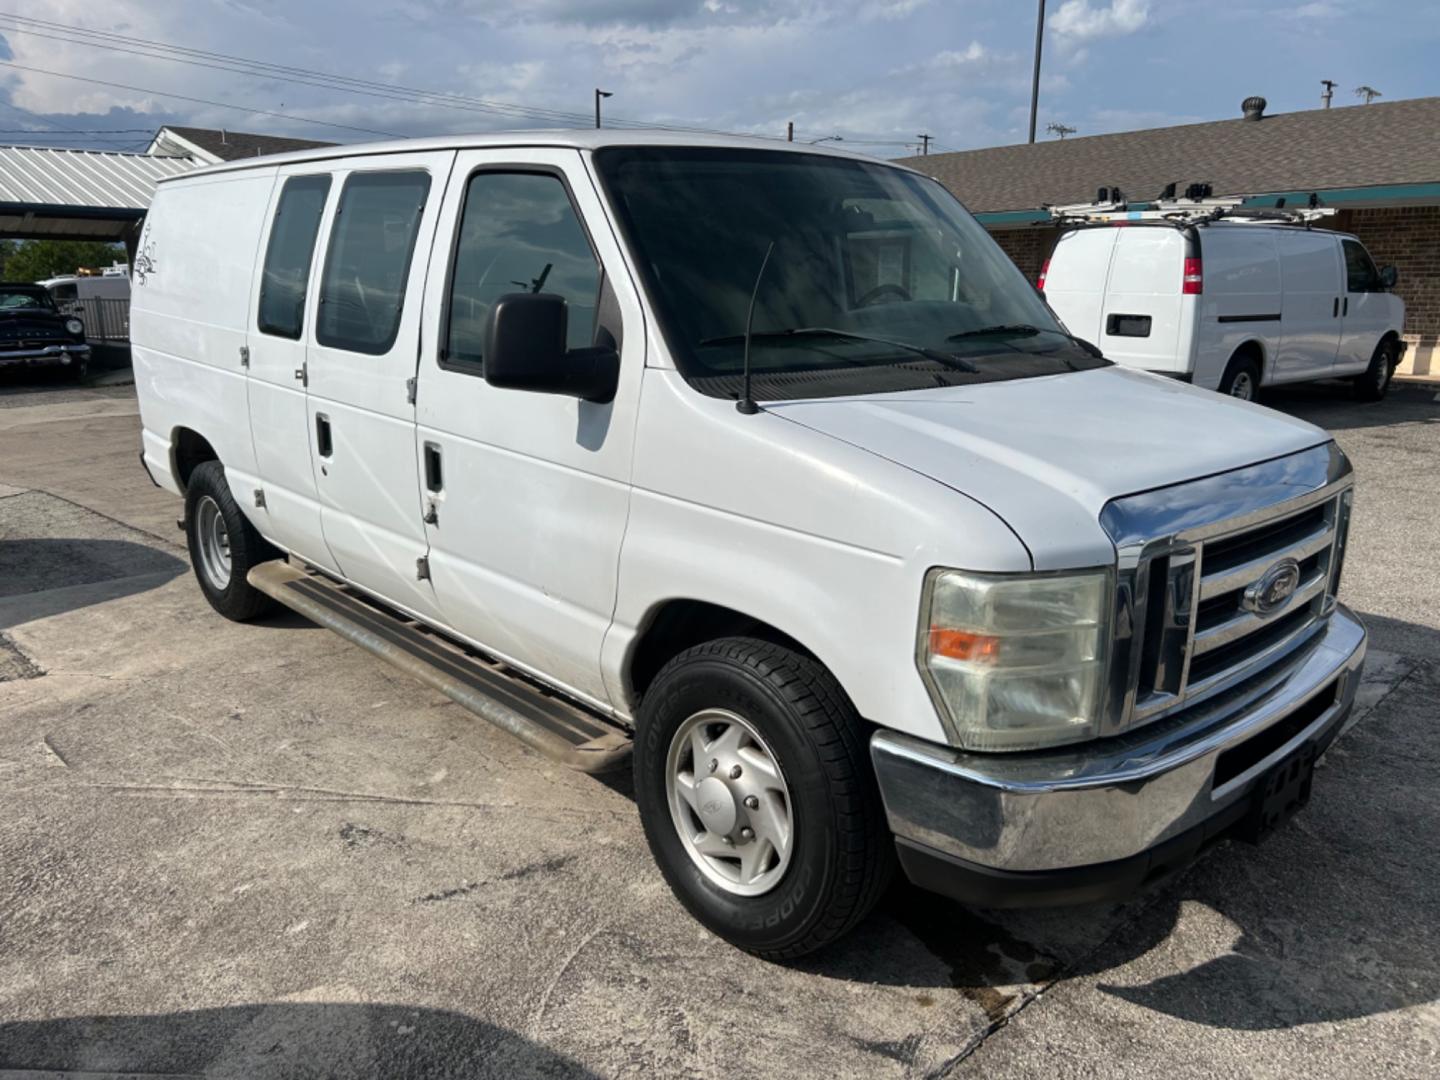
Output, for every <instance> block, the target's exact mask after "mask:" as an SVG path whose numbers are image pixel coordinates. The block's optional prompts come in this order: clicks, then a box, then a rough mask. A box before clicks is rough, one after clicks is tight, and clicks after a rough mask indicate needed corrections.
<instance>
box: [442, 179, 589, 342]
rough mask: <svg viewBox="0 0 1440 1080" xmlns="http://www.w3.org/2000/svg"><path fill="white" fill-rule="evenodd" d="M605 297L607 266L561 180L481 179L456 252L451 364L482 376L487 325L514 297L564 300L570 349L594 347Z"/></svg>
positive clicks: (468, 203) (472, 187) (475, 182)
mask: <svg viewBox="0 0 1440 1080" xmlns="http://www.w3.org/2000/svg"><path fill="white" fill-rule="evenodd" d="M599 291H600V267H599V264H598V263H597V262H596V261H595V254H594V252H593V251H592V250H591V248H590V240H589V238H588V237H587V236H586V235H585V229H584V227H583V226H582V225H581V224H580V218H579V217H578V216H577V214H576V213H575V207H574V206H573V205H572V204H571V202H570V194H569V192H567V191H566V190H565V185H564V184H563V183H561V181H560V178H559V177H557V176H552V175H550V174H548V173H506V172H479V173H476V174H475V175H474V176H472V177H471V178H470V183H469V184H468V185H467V186H466V189H465V209H464V213H463V216H462V218H461V221H460V235H459V239H458V241H457V243H456V246H455V265H454V268H453V270H452V273H451V276H450V298H449V317H448V326H447V327H446V347H445V353H444V360H443V363H444V364H445V366H447V367H453V368H459V369H461V370H466V369H469V370H472V371H479V370H480V367H481V363H482V357H481V355H480V353H481V348H482V337H483V335H484V332H485V320H486V318H487V317H488V316H489V314H490V308H491V306H492V305H493V304H494V303H495V301H496V300H497V299H499V298H500V297H501V296H504V295H505V294H506V293H516V292H531V293H540V292H544V293H555V294H557V295H559V296H562V297H564V298H565V303H566V309H567V318H566V345H567V347H569V348H572V349H574V348H582V347H584V346H586V345H589V344H591V342H592V341H593V340H594V335H595V307H596V298H597V296H598V294H599Z"/></svg>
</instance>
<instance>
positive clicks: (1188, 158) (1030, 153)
mask: <svg viewBox="0 0 1440 1080" xmlns="http://www.w3.org/2000/svg"><path fill="white" fill-rule="evenodd" d="M906 163H907V164H909V165H912V166H915V167H916V168H919V169H923V170H924V171H925V172H928V173H930V174H931V175H933V176H935V177H936V178H938V179H939V180H940V181H941V182H943V183H944V184H945V185H946V186H947V187H948V188H950V190H951V191H953V192H955V194H956V195H957V196H959V198H960V199H961V201H962V202H964V203H965V205H966V206H967V207H969V208H970V210H971V211H972V212H973V213H974V214H975V216H976V217H977V218H979V220H980V222H981V223H982V224H983V225H984V226H985V227H986V228H987V229H989V230H990V232H991V234H992V235H993V236H994V237H995V239H996V240H998V241H999V242H1000V246H1001V247H1003V248H1004V249H1005V250H1006V252H1007V253H1009V255H1010V257H1011V258H1012V259H1014V260H1015V263H1016V265H1018V266H1019V267H1020V269H1021V270H1023V271H1024V272H1025V273H1026V274H1027V275H1028V276H1030V277H1031V278H1032V279H1033V278H1034V277H1035V276H1036V275H1037V274H1038V273H1039V271H1040V266H1041V264H1042V263H1043V262H1044V260H1045V257H1046V256H1047V255H1048V254H1049V253H1050V249H1051V248H1052V247H1054V245H1055V240H1056V238H1057V237H1058V235H1059V232H1058V230H1056V229H1055V228H1054V227H1053V226H1051V225H1049V224H1047V222H1048V220H1049V218H1048V216H1047V215H1046V214H1045V212H1044V211H1043V210H1042V209H1041V207H1043V206H1047V205H1054V204H1064V203H1077V202H1085V201H1087V200H1089V199H1093V198H1094V197H1095V192H1096V189H1098V188H1100V187H1110V186H1116V185H1118V186H1119V187H1120V188H1121V190H1123V191H1124V192H1125V193H1126V195H1127V196H1128V197H1129V199H1130V200H1131V202H1130V205H1131V207H1132V208H1140V207H1142V206H1143V205H1144V204H1143V203H1141V202H1138V201H1137V200H1142V199H1145V198H1153V197H1154V196H1156V195H1158V194H1159V192H1160V191H1161V189H1162V188H1164V187H1165V185H1166V184H1169V183H1171V182H1178V184H1179V187H1180V189H1181V190H1183V189H1184V188H1185V186H1186V185H1187V184H1190V183H1208V184H1210V185H1211V186H1212V187H1213V188H1214V192H1215V194H1216V195H1244V196H1249V197H1250V198H1249V199H1247V202H1253V204H1254V205H1257V206H1271V205H1274V202H1275V199H1276V198H1278V197H1281V196H1283V197H1285V198H1286V200H1287V201H1288V202H1289V204H1290V205H1304V202H1305V200H1306V199H1307V198H1308V197H1309V195H1310V194H1311V193H1312V192H1314V193H1315V194H1316V195H1318V196H1319V198H1320V200H1321V203H1322V205H1325V206H1333V207H1335V208H1336V210H1337V211H1338V213H1337V214H1336V215H1335V217H1334V218H1331V219H1330V220H1329V221H1327V222H1326V225H1327V227H1330V228H1336V229H1339V230H1341V231H1343V232H1350V233H1354V234H1355V235H1356V236H1358V237H1360V239H1361V240H1363V241H1364V242H1365V246H1366V247H1368V248H1369V249H1370V253H1371V254H1372V255H1373V256H1374V257H1375V261H1376V262H1377V263H1378V264H1380V265H1382V266H1383V265H1386V264H1391V265H1393V266H1394V267H1395V268H1396V269H1397V270H1398V271H1399V272H1400V282H1399V285H1398V286H1397V287H1396V289H1395V292H1396V293H1397V294H1398V295H1400V296H1401V297H1403V298H1404V300H1405V340H1406V341H1407V342H1408V344H1409V349H1408V350H1407V351H1406V354H1405V362H1404V364H1403V366H1402V367H1401V368H1400V371H1401V372H1402V373H1410V374H1416V375H1440V97H1432V98H1416V99H1413V100H1410V101H1392V102H1387V103H1385V104H1380V103H1378V102H1377V103H1375V104H1371V105H1353V106H1350V107H1348V108H1337V109H1315V110H1312V111H1308V112H1298V113H1285V114H1280V115H1274V116H1267V115H1265V114H1264V109H1263V104H1262V107H1261V108H1260V109H1258V110H1252V112H1251V113H1250V114H1249V115H1247V116H1245V117H1242V118H1240V119H1235V120H1218V121H1212V122H1210V123H1205V124H1186V125H1183V126H1180V127H1171V128H1156V129H1153V130H1150V131H1130V132H1123V133H1120V134H1116V135H1094V136H1089V137H1087V138H1079V139H1076V138H1070V139H1064V140H1054V141H1049V142H1042V143H1035V144H1033V145H1021V146H1000V147H993V148H990V149H985V150H970V151H966V152H963V153H954V154H931V155H930V156H928V157H924V158H909V159H907V160H906Z"/></svg>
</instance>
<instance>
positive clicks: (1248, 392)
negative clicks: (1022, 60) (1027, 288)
mask: <svg viewBox="0 0 1440 1080" xmlns="http://www.w3.org/2000/svg"><path fill="white" fill-rule="evenodd" d="M1134 217H1135V218H1136V219H1137V220H1131V221H1126V220H1118V221H1107V222H1101V223H1096V224H1087V225H1084V226H1081V227H1079V228H1076V229H1073V230H1071V231H1069V232H1066V233H1064V234H1063V235H1062V236H1061V237H1060V239H1059V241H1058V242H1057V243H1056V245H1055V251H1054V253H1053V254H1052V255H1051V256H1050V259H1049V261H1048V262H1047V263H1046V265H1045V268H1044V270H1043V271H1042V273H1041V275H1040V282H1039V284H1040V288H1041V290H1042V291H1043V292H1044V293H1045V298H1046V299H1047V300H1048V301H1049V302H1050V306H1051V307H1052V308H1053V309H1054V311H1055V313H1056V314H1057V315H1058V316H1060V319H1061V321H1062V322H1063V323H1064V324H1065V327H1066V329H1068V330H1069V331H1070V332H1071V333H1074V334H1076V335H1078V336H1080V337H1082V338H1085V339H1086V340H1088V341H1093V342H1095V343H1096V344H1097V345H1098V346H1099V347H1100V350H1101V351H1102V352H1103V353H1104V354H1105V356H1106V358H1107V359H1110V360H1114V361H1115V362H1116V363H1117V364H1123V365H1125V366H1126V367H1135V368H1142V369H1144V370H1146V371H1154V372H1158V373H1160V374H1163V375H1169V376H1173V377H1176V378H1180V379H1185V380H1187V381H1189V382H1192V383H1193V384H1194V385H1196V386H1203V387H1205V388H1206V389H1209V390H1219V391H1220V392H1221V393H1222V394H1230V395H1233V396H1234V397H1238V398H1244V399H1245V400H1251V399H1253V398H1254V397H1255V394H1256V392H1257V391H1258V389H1259V388H1260V387H1262V386H1270V385H1273V384H1277V383H1287V382H1300V381H1303V380H1308V379H1334V378H1348V379H1351V380H1352V381H1353V384H1354V388H1355V393H1356V396H1357V397H1359V398H1361V399H1362V400H1369V401H1375V400H1379V399H1380V398H1382V397H1384V396H1385V392H1386V390H1388V389H1389V386H1390V377H1391V375H1393V374H1394V371H1395V368H1396V366H1397V365H1398V364H1399V363H1400V358H1401V355H1402V352H1403V350H1404V348H1405V345H1404V343H1403V342H1402V341H1401V339H1400V333H1401V330H1402V328H1403V326H1404V324H1405V304H1404V302H1403V301H1402V300H1401V299H1400V298H1399V297H1398V296H1394V295H1392V294H1391V293H1390V292H1389V291H1388V290H1389V289H1390V288H1392V287H1393V286H1394V285H1395V281H1396V273H1395V269H1394V268H1393V267H1388V266H1387V267H1385V268H1384V269H1383V270H1377V269H1376V268H1375V263H1374V261H1373V260H1372V259H1371V258H1370V254H1369V252H1367V251H1366V250H1365V246H1364V245H1363V244H1361V243H1360V241H1359V240H1357V239H1355V237H1353V236H1347V235H1345V234H1344V233H1337V232H1330V231H1328V230H1325V229H1318V228H1311V227H1308V225H1305V224H1290V223H1284V222H1272V221H1263V220H1262V221H1255V220H1245V219H1243V218H1231V217H1224V216H1222V217H1218V218H1217V219H1215V220H1210V221H1205V220H1201V221H1193V220H1189V219H1188V218H1187V216H1186V215H1183V214H1182V215H1178V216H1177V217H1175V218H1172V219H1169V220H1167V219H1166V218H1165V217H1163V216H1161V215H1148V214H1143V213H1137V214H1135V215H1134Z"/></svg>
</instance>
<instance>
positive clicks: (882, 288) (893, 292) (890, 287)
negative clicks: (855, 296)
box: [855, 281, 912, 307]
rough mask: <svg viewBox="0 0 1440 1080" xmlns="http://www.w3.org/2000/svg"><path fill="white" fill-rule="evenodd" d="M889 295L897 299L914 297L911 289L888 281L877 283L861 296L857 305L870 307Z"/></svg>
mask: <svg viewBox="0 0 1440 1080" xmlns="http://www.w3.org/2000/svg"><path fill="white" fill-rule="evenodd" d="M887 296H888V297H891V298H892V299H895V300H910V299H912V297H911V296H910V292H909V290H907V289H905V288H904V287H902V286H900V285H896V284H895V283H894V282H891V281H887V282H886V283H885V284H884V285H876V286H875V288H873V289H871V290H870V291H869V292H867V293H866V294H865V295H864V296H862V297H860V299H859V300H857V301H855V303H856V306H857V307H869V306H870V305H871V304H875V303H878V302H879V301H881V300H883V299H885V298H886V297H887Z"/></svg>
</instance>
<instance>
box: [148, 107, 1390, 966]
mask: <svg viewBox="0 0 1440 1080" xmlns="http://www.w3.org/2000/svg"><path fill="white" fill-rule="evenodd" d="M140 250H141V252H142V254H143V256H144V258H143V259H142V260H140V262H138V263H137V267H136V274H135V279H134V284H135V288H134V314H133V339H134V352H135V370H136V381H137V385H138V388H139V396H140V406H141V413H142V417H143V421H144V436H143V438H144V446H143V462H144V466H145V468H146V469H147V470H149V472H150V475H151V476H152V477H153V478H154V479H155V480H156V482H158V483H159V484H161V485H162V486H164V487H166V488H167V489H169V490H171V491H173V492H175V493H176V494H179V495H183V496H184V500H185V516H184V524H185V527H186V530H187V534H188V539H189V546H190V552H191V556H192V559H193V562H194V566H195V573H196V577H197V578H198V581H199V585H200V588H201V589H202V591H203V592H204V594H205V596H206V597H207V599H208V600H209V601H210V603H211V604H212V605H213V606H214V607H215V609H216V610H217V611H219V612H220V613H221V614H222V615H226V616H228V617H230V618H232V619H241V620H243V619H252V618H256V617H259V616H262V615H263V614H264V613H265V612H266V611H267V610H268V609H269V608H270V607H271V606H272V605H273V604H274V603H276V602H279V603H280V604H283V605H286V606H288V607H290V608H292V609H294V610H296V611H300V612H302V613H304V614H305V615H306V616H308V617H309V618H311V619H313V620H315V621H316V622H318V623H320V624H322V625H325V626H328V627H331V628H332V629H334V630H336V631H338V632H339V633H341V634H343V635H344V636H345V637H347V638H348V639H349V640H350V641H352V642H354V643H355V644H357V645H359V646H360V647H362V648H365V649H368V650H370V651H371V652H373V653H375V654H377V655H378V656H380V657H383V658H384V659H386V660H388V661H390V662H392V663H395V664H397V665H399V666H400V667H402V668H403V669H404V670H405V671H407V672H409V673H410V674H412V675H413V676H414V677H415V678H417V679H419V680H421V681H423V682H424V683H426V684H428V685H430V686H433V687H436V688H438V689H440V690H442V691H443V692H445V693H446V694H448V695H450V697H451V698H453V699H454V700H455V701H457V702H460V703H461V704H463V705H464V706H465V707H467V708H469V709H471V710H473V711H474V712H475V713H476V714H477V715H479V716H481V717H483V718H485V719H487V720H490V721H491V722H493V723H495V724H498V725H500V726H502V727H503V728H505V729H506V730H507V731H510V732H511V733H513V734H514V735H516V736H518V737H519V738H520V739H522V740H524V741H525V743H526V744H528V745H529V746H530V747H532V748H534V749H535V750H537V751H538V752H540V753H543V754H546V755H549V756H550V757H552V758H554V759H556V760H560V761H564V762H566V763H568V764H570V765H573V766H575V767H577V768H580V769H584V770H590V771H599V770H601V769H606V768H612V767H616V766H619V765H621V764H624V763H626V762H627V761H629V760H631V759H632V758H633V769H634V777H635V793H636V802H637V804H638V808H639V812H640V817H641V820H642V822H643V825H644V828H645V832H646V834H647V837H648V839H649V842H650V846H651V849H652V851H653V852H654V855H655V859H656V862H657V863H658V864H659V867H660V870H661V872H662V873H663V874H664V876H665V878H666V879H667V881H668V882H669V884H670V886H671V887H672V888H673V889H674V891H675V892H676V894H677V895H678V896H679V898H680V899H681V900H682V901H683V902H684V903H685V905H686V906H687V907H688V908H689V910H690V911H691V912H693V913H694V914H695V916H696V917H697V918H698V919H699V920H700V921H701V922H703V923H704V924H705V925H706V926H708V927H710V928H711V929H712V930H714V931H715V932H716V933H717V934H719V935H721V936H722V937H724V938H725V939H727V940H729V941H731V942H734V943H735V944H737V945H739V946H741V947H743V948H745V949H749V950H752V951H754V952H756V953H759V954H762V955H765V956H769V957H779V958H784V957H793V956H797V955H800V954H802V953H805V952H807V951H809V950H813V949H815V948H818V947H819V946H821V945H824V944H825V943H826V942H829V941H831V940H832V939H834V938H836V937H837V936H839V935H840V934H843V933H845V932H846V931H847V930H848V929H850V928H851V927H853V926H854V925H855V924H856V923H857V922H858V921H859V920H860V919H861V918H862V917H863V916H864V915H865V913H866V912H867V911H868V910H869V909H870V908H871V906H872V905H873V904H874V903H875V901H876V899H877V897H879V895H880V894H881V891H882V890H883V889H884V888H885V886H886V883H887V881H888V880H889V879H890V877H891V875H892V872H893V871H894V869H895V867H896V866H897V865H898V866H899V867H901V868H903V871H904V873H905V874H906V875H908V876H909V877H910V878H911V879H912V880H913V881H915V882H917V883H919V884H921V885H923V886H924V887H926V888H929V889H934V890H938V891H941V892H944V893H948V894H950V895H951V896H954V897H958V898H960V899H962V900H964V901H967V902H970V903H975V904H984V905H1001V904H1034V903H1063V902H1073V901H1081V900H1093V899H1099V898H1104V897H1110V896H1116V895H1120V894H1124V893H1126V892H1128V891H1131V890H1134V889H1136V888H1138V887H1139V886H1141V885H1143V884H1145V883H1147V882H1149V881H1151V880H1153V879H1155V878H1158V877H1160V876H1161V875H1163V874H1164V873H1166V872H1167V871H1169V870H1171V869H1173V868H1175V867H1178V866H1181V865H1183V864H1185V863H1186V862H1187V861H1188V860H1189V859H1190V858H1191V857H1192V856H1193V855H1194V854H1195V853H1196V852H1197V851H1199V850H1200V848H1202V847H1203V846H1204V845H1206V844H1208V843H1210V842H1211V841H1214V840H1216V839H1219V838H1221V837H1233V836H1244V837H1250V838H1254V837H1258V836H1259V835H1261V834H1263V833H1264V832H1266V831H1267V830H1269V829H1271V828H1273V827H1274V826H1276V825H1277V824H1278V823H1279V822H1281V821H1283V820H1284V819H1285V818H1286V816H1287V815H1288V814H1290V813H1291V812H1292V811H1294V810H1295V809H1297V808H1298V807H1299V806H1301V805H1302V804H1303V803H1304V802H1305V801H1306V799H1307V798H1308V796H1309V793H1310V778H1311V773H1312V770H1313V767H1314V763H1315V759H1316V756H1317V755H1318V754H1320V753H1321V752H1323V751H1324V750H1325V748H1326V747H1327V746H1328V744H1329V743H1330V741H1331V739H1332V738H1334V736H1335V734H1336V733H1337V731H1338V730H1339V729H1340V726H1341V724H1342V722H1343V721H1344V718H1345V717H1346V715H1347V713H1348V712H1349V711H1350V708H1351V703H1352V701H1353V699H1354V696H1355V690H1356V686H1357V685H1358V682H1359V677H1360V670H1361V663H1362V658H1363V655H1364V652H1365V631H1364V629H1363V628H1362V627H1361V625H1360V623H1359V622H1357V621H1356V619H1355V618H1354V617H1353V616H1352V615H1351V614H1350V613H1349V612H1348V611H1346V610H1345V608H1344V607H1342V606H1340V605H1339V604H1337V603H1336V590H1337V588H1338V585H1339V581H1340V572H1341V564H1342V562H1343V557H1344V552H1345V538H1346V531H1347V526H1348V523H1349V517H1350V510H1351V483H1352V476H1351V469H1350V465H1349V463H1348V462H1347V461H1346V459H1345V456H1344V455H1343V454H1342V453H1341V452H1340V450H1339V449H1338V448H1337V447H1336V445H1335V444H1334V442H1332V441H1331V440H1330V438H1329V437H1328V436H1327V435H1326V434H1325V433H1324V432H1323V431H1320V430H1318V429H1316V428H1314V427H1312V426H1310V425H1309V424H1305V423H1302V422H1300V421H1297V420H1293V419H1291V418H1289V417H1286V416H1282V415H1280V414H1278V413H1275V412H1271V411H1269V410H1266V409H1263V408H1260V407H1259V406H1256V405H1252V404H1250V403H1247V402H1243V401H1235V400H1231V399H1227V398H1223V397H1220V396H1218V395H1215V394H1213V393H1209V392H1206V391H1203V390H1199V389H1196V388H1194V387H1191V386H1187V385H1184V384H1182V383H1179V382H1176V381H1174V380H1171V379H1167V378H1162V377H1158V376H1155V375H1150V374H1146V373H1144V372H1137V371H1131V370H1127V369H1125V368H1122V367H1117V366H1115V365H1114V364H1112V363H1110V362H1109V361H1108V360H1106V359H1104V358H1103V357H1102V356H1101V355H1100V354H1099V352H1098V351H1097V350H1096V349H1095V348H1094V347H1093V346H1088V345H1086V344H1085V343H1084V342H1081V341H1079V340H1076V339H1075V338H1072V337H1071V336H1069V335H1068V334H1067V333H1066V332H1065V330H1064V329H1063V328H1062V327H1061V325H1060V324H1059V323H1058V322H1057V321H1056V319H1055V317H1054V316H1053V315H1052V314H1051V312H1050V311H1049V309H1048V308H1047V307H1046V305H1045V303H1044V301H1043V300H1042V298H1041V296H1040V295H1039V294H1038V293H1037V292H1036V291H1035V289H1034V288H1033V287H1032V286H1031V285H1030V284H1029V283H1028V282H1027V281H1026V280H1025V279H1024V278H1023V277H1022V276H1021V274H1020V272H1019V271H1018V270H1016V268H1015V267H1014V265H1013V264H1012V263H1011V262H1010V261H1009V260H1008V259H1007V258H1006V257H1005V256H1004V255H1003V254H1002V252H1001V251H1000V249H999V248H998V247H997V246H996V245H995V243H994V242H993V241H992V240H991V239H990V238H989V236H987V235H986V233H985V231H984V230H983V229H982V228H981V227H980V226H979V225H978V224H977V223H976V222H975V220H974V219H973V218H971V217H970V215H969V214H967V213H966V212H965V210H964V209H963V208H962V207H961V206H960V205H959V203H957V202H956V201H955V199H954V198H953V197H952V196H951V195H950V194H949V193H948V192H947V191H946V190H945V189H944V188H943V187H942V186H941V185H940V184H939V183H937V182H936V181H934V180H932V179H929V178H927V177H925V176H923V175H921V174H919V173H917V172H914V171H912V170H910V169H906V168H901V167H897V166H895V165H890V164H886V163H883V162H879V161H874V160H870V159H867V158H863V157H859V156H855V155H851V154H848V153H844V152H840V151H833V150H820V149H817V148H811V147H794V146H786V145H784V144H779V145H777V144H775V143H771V142H765V141H745V140H736V139H729V138H706V137H691V136H678V135H669V134H651V133H645V132H616V133H610V132H602V131H593V132H590V131H586V132H581V133H565V132H543V133H536V134H510V135H494V136H486V137H476V138H446V139H431V140H417V141H412V142H400V143H389V144H384V145H377V146H365V147H333V148H327V149H323V150H316V151H307V152H304V153H300V154H291V155H283V156H279V157H271V158H261V159H258V160H255V161H247V162H243V163H232V164H225V165H221V166H217V167H214V168H210V169H205V170H201V171H197V172H194V173H189V174H186V175H185V176H183V177H179V178H176V179H173V180H166V181H163V182H162V183H161V184H160V186H159V189H158V193H157V195H156V197H155V201H154V205H153V207H152V209H151V211H150V214H149V216H148V218H147V222H146V225H145V230H144V236H143V238H142V240H141V243H140ZM897 856H898V858H897Z"/></svg>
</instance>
